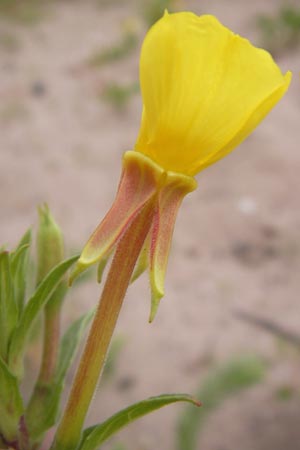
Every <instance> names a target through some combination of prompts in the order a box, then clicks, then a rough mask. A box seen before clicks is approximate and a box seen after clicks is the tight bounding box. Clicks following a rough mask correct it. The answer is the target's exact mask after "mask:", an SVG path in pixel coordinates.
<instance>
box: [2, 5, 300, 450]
mask: <svg viewBox="0 0 300 450" xmlns="http://www.w3.org/2000/svg"><path fill="white" fill-rule="evenodd" d="M297 3H298V2H297ZM279 4H280V2H279V1H275V0H274V1H271V0H268V1H266V2H261V1H259V0H252V1H251V2H246V1H241V0H231V1H225V0H223V1H222V0H219V1H217V0H213V1H201V2H200V1H190V2H182V9H188V8H189V9H191V10H193V11H195V12H197V13H203V12H209V13H213V14H216V15H217V16H218V18H219V19H220V20H221V21H223V22H224V23H225V24H226V25H227V26H229V27H231V28H232V29H234V30H235V31H236V32H239V33H241V34H243V35H245V36H247V37H249V38H251V39H254V41H255V42H256V43H259V36H258V34H257V32H256V27H255V23H254V17H255V15H256V14H258V13H262V12H272V11H275V10H276V8H277V6H278V5H279ZM138 6H139V8H140V7H141V5H138ZM139 8H137V5H136V4H134V3H129V2H125V1H123V2H121V1H120V2H111V4H110V3H109V2H106V5H104V6H103V5H102V7H100V6H99V4H98V5H97V4H95V3H94V2H92V1H91V2H89V1H87V2H84V1H82V2H79V1H78V2H75V1H74V2H73V1H72V2H71V1H65V2H61V3H54V4H52V5H51V7H49V10H47V14H46V16H45V17H44V18H43V19H42V20H41V21H39V22H38V23H37V24H35V25H32V26H25V25H23V24H15V23H11V22H8V21H5V20H2V22H0V34H1V33H12V34H13V36H14V37H15V39H16V43H15V44H16V45H14V46H13V48H10V47H11V46H9V48H7V45H0V100H1V102H0V140H1V152H0V187H1V189H0V211H1V212H0V216H1V220H0V233H1V241H2V242H5V243H7V244H8V245H13V244H15V243H16V241H17V239H18V237H19V236H20V235H21V234H22V233H23V231H24V230H25V229H26V227H28V226H29V225H30V224H32V223H36V216H37V214H36V206H37V205H38V204H40V203H41V202H44V201H47V202H48V203H49V205H50V207H51V208H52V210H53V212H54V214H55V216H56V218H57V220H58V221H59V223H60V224H61V225H62V227H63V229H64V231H65V237H66V243H67V246H68V248H69V249H73V250H75V249H76V250H78V249H80V248H81V246H82V245H83V244H84V242H85V240H86V239H87V238H88V236H89V234H90V232H91V231H92V230H93V229H94V227H95V226H96V224H97V223H98V222H99V221H100V219H101V218H102V217H103V215H104V214H105V212H106V210H107V208H108V207H109V205H110V203H111V201H112V199H113V197H114V193H115V190H116V186H117V182H118V178H119V173H120V156H121V154H122V152H123V151H124V150H127V149H130V148H132V146H133V144H134V142H135V139H136V135H137V131H138V127H139V119H140V111H141V101H140V98H139V96H138V95H136V96H134V97H133V98H132V99H130V101H129V102H128V104H127V105H126V107H125V110H124V111H116V110H115V108H114V107H113V106H112V105H111V104H109V103H107V102H104V101H103V100H101V99H100V98H99V97H100V94H101V92H102V90H103V87H104V86H105V85H106V83H108V82H109V81H110V80H114V81H122V82H124V83H126V82H135V81H136V80H137V79H138V49H137V50H136V51H135V52H133V54H132V55H130V56H129V57H127V58H126V59H123V60H120V61H117V62H114V63H112V64H109V65H107V66H103V67H102V68H91V67H89V66H88V65H87V64H86V61H87V60H88V58H90V57H91V55H93V54H94V53H95V51H96V50H97V49H99V48H101V47H102V46H107V45H110V44H111V43H113V42H115V41H117V40H118V39H119V38H120V36H121V31H120V29H121V25H122V23H123V22H124V21H126V20H127V19H128V18H129V19H132V18H134V17H136V15H137V10H138V9H139ZM142 34H143V33H141V36H142ZM0 37H1V36H0ZM299 51H300V50H299V48H298V49H294V50H292V51H289V52H284V53H281V54H280V55H279V57H278V58H277V59H278V62H279V64H280V66H281V67H282V69H283V70H287V69H291V70H292V71H293V72H294V80H293V83H292V86H291V88H290V91H289V93H288V95H286V97H285V98H284V99H283V100H282V101H281V103H280V105H278V107H276V108H275V110H274V111H272V113H271V114H270V115H269V116H268V118H267V119H266V120H265V121H264V123H263V124H262V125H261V126H260V127H259V128H258V129H257V130H256V131H255V133H254V134H253V135H252V136H251V137H250V138H249V139H248V140H247V141H246V142H244V143H243V144H242V145H241V146H240V148H239V149H238V150H237V151H235V152H233V153H232V154H231V155H230V156H228V157H227V158H226V159H225V160H223V161H220V162H219V163H218V164H216V165H215V166H213V167H211V168H209V169H207V170H206V171H205V172H203V173H202V174H201V175H200V176H199V177H198V182H199V189H198V190H197V191H196V192H194V193H193V194H192V195H190V196H189V197H188V198H187V199H186V200H185V202H184V204H183V206H182V208H181V211H180V215H179V219H178V222H177V225H176V230H175V234H174V242H173V249H172V255H171V258H170V264H169V270H168V277H167V286H166V292H167V294H166V297H165V298H164V299H163V301H162V304H161V307H160V310H159V313H158V316H157V319H156V320H155V322H154V323H153V324H152V325H149V324H148V323H147V318H148V313H149V306H150V296H149V289H148V282H147V279H146V277H143V278H142V279H140V280H138V282H136V283H135V284H134V285H133V286H132V287H131V288H130V291H129V293H128V296H127V299H126V302H125V306H124V308H123V311H122V314H121V317H120V320H119V323H118V328H117V334H118V335H120V336H122V337H123V338H124V342H125V344H124V348H123V350H122V352H121V354H120V357H119V359H118V364H117V369H116V373H115V374H114V376H113V378H112V379H111V380H110V381H109V382H107V383H105V384H104V385H103V387H101V388H100V389H99V392H98V393H97V395H96V398H95V401H94V404H93V407H92V409H91V412H90V416H89V423H94V422H98V421H100V420H102V419H103V418H105V417H107V415H108V414H110V413H113V412H115V411H116V410H118V409H120V408H121V407H124V406H126V405H128V404H130V403H132V402H134V401H137V400H139V399H142V398H145V397H147V396H150V395H155V394H159V393H162V392H177V391H178V392H194V391H195V390H196V389H197V387H198V385H199V383H200V382H201V380H202V379H203V378H204V376H205V375H206V373H207V371H208V369H209V368H210V367H211V366H212V365H213V364H215V363H220V362H222V361H226V360H228V359H229V358H231V357H233V356H234V355H241V354H246V353H248V352H252V353H253V352H254V353H257V354H259V355H261V356H263V357H265V358H266V359H267V361H268V362H269V369H268V374H267V379H266V380H265V381H264V382H263V383H262V384H261V385H259V386H256V387H253V388H252V389H250V390H249V391H247V392H245V393H243V394H242V395H240V396H238V397H235V398H233V399H231V400H228V401H227V402H225V403H224V405H223V406H222V408H220V409H219V410H218V411H216V413H214V414H213V415H212V416H211V417H210V419H209V420H208V422H207V426H206V427H205V428H204V430H203V431H202V433H201V437H200V439H199V449H201V450H233V449H241V448H243V450H250V449H251V450H268V449H272V450H283V449H289V450H299V449H300V429H299V414H300V399H299V394H296V395H295V396H292V398H291V399H289V400H286V401H285V402H282V401H279V400H278V399H277V397H276V395H275V393H276V391H277V390H278V389H280V388H281V387H282V386H289V387H291V388H293V389H295V390H296V391H297V390H298V392H299V375H298V374H299V369H300V360H299V354H297V353H296V352H293V351H291V350H290V349H289V348H288V349H287V348H284V349H283V348H282V346H279V345H278V342H277V340H276V339H274V337H273V336H271V335H269V334H267V333H265V332H264V331H261V330H258V329H256V328H254V327H253V326H251V325H249V324H246V323H244V322H242V321H240V320H238V319H237V318H236V317H235V315H234V311H235V310H236V309H242V310H243V311H248V312H252V313H255V314H258V315H260V316H261V317H264V318H267V319H270V320H273V321H275V322H276V323H278V324H281V325H282V326H284V327H286V328H287V329H289V330H290V331H294V332H295V333H297V332H299V328H300V310H299V296H298V292H299V288H300V283H299V270H300V239H299V227H300V212H299V172H300V153H299V144H298V141H299V138H300V131H299V130H300V129H299V108H300V87H299V86H300V85H299V77H298V74H299V71H300V58H299ZM99 291H100V288H99V286H97V284H96V283H95V282H92V281H90V282H89V283H85V284H81V285H80V286H79V287H78V288H77V289H74V290H73V292H71V293H70V295H69V298H68V302H67V305H66V310H65V321H66V322H67V321H69V320H71V319H72V318H75V317H77V316H78V315H79V314H80V312H82V311H85V310H87V309H88V308H89V307H91V306H92V305H94V304H95V303H96V301H97V298H98V296H99ZM181 408H182V407H180V406H175V407H169V408H168V409H164V410H161V411H159V412H158V413H156V414H153V415H151V416H149V417H147V418H145V419H143V420H142V421H140V422H136V423H135V424H133V425H131V427H130V428H128V429H127V430H126V431H124V432H122V433H120V434H119V435H118V437H117V439H116V442H118V441H121V442H123V443H124V445H125V446H126V449H130V450H150V449H158V450H174V449H175V442H174V439H175V438H174V432H175V425H176V419H177V417H178V414H179V413H180V411H181ZM107 448H110V449H112V448H113V447H112V444H111V443H110V444H109V446H108V447H107Z"/></svg>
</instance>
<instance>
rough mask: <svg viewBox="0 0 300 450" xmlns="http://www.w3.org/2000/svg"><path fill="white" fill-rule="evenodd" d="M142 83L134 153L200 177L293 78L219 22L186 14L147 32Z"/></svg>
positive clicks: (170, 17)
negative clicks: (140, 116)
mask: <svg viewBox="0 0 300 450" xmlns="http://www.w3.org/2000/svg"><path fill="white" fill-rule="evenodd" d="M140 78H141V89H142V96H143V103H144V109H143V115H142V122H141V129H140V133H139V137H138V140H137V143H136V146H135V150H137V151H139V152H142V153H144V154H145V155H147V156H149V157H150V158H151V159H152V160H154V161H155V162H156V163H158V164H159V165H160V166H161V167H162V168H164V169H165V170H169V171H174V172H180V173H184V174H186V175H195V174H196V173H197V172H199V171H200V170H201V169H203V168H204V167H206V166H208V165H209V164H211V163H213V162H215V161H216V160H218V159H219V158H221V157H223V156H224V155H225V154H227V153H228V152H229V151H231V150H232V149H233V148H234V147H235V146H236V145H238V144H239V143H240V142H241V141H242V140H243V139H244V138H245V137H247V135H248V134H249V133H250V132H251V131H252V130H253V129H254V128H255V127H256V126H257V124H258V123H259V122H260V121H261V120H262V119H263V118H264V117H265V115H266V114H267V113H268V112H269V111H270V110H271V109H272V107H273V106H274V105H275V104H276V103H277V102H278V100H279V99H280V98H281V97H282V95H283V94H284V92H285V91H286V89H287V88H288V85H289V83H290V79H291V74H290V73H289V72H288V73H287V74H286V75H285V76H283V75H282V73H281V71H280V69H279V67H278V66H277V65H276V63H275V62H274V61H273V59H272V57H271V56H270V54H269V53H267V52H266V51H264V50H262V49H258V48H256V47H254V46H253V45H251V43H250V42H249V41H248V40H247V39H244V38H242V37H240V36H238V35H235V34H234V33H233V32H232V31H230V30H229V29H228V28H226V27H224V26H223V25H222V24H221V23H220V22H219V21H218V20H217V19H216V18H215V17H213V16H200V17H198V16H196V15H195V14H192V13H187V12H182V13H176V14H165V15H164V17H163V18H162V19H161V20H159V21H158V22H157V23H156V24H155V25H154V26H153V27H152V28H151V29H150V31H149V32H148V34H147V36H146V38H145V41H144V44H143V47H142V52H141V62H140Z"/></svg>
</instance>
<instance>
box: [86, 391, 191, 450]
mask: <svg viewBox="0 0 300 450" xmlns="http://www.w3.org/2000/svg"><path fill="white" fill-rule="evenodd" d="M175 402H189V403H193V404H194V405H196V406H200V404H199V402H197V401H196V400H194V399H193V398H192V397H190V396H189V395H186V394H166V395H159V396H158V397H150V398H149V399H147V400H143V401H141V402H138V403H135V404H133V405H131V406H129V407H128V408H125V409H123V410H122V411H119V412H118V413H116V414H114V415H113V416H111V417H110V418H109V419H107V420H106V421H105V422H103V423H101V424H99V425H94V426H92V427H90V428H87V429H86V430H85V431H84V433H83V437H82V440H81V443H80V445H79V450H95V449H97V448H98V447H99V446H100V445H101V444H103V442H105V441H106V440H107V439H109V438H110V437H111V436H112V435H113V434H115V433H117V432H118V431H119V430H120V429H121V428H123V427H125V426H126V425H128V424H130V423H131V422H133V421H134V420H136V419H139V418H140V417H143V416H145V415H146V414H149V413H151V412H152V411H155V410H156V409H159V408H162V407H163V406H166V405H169V404H171V403H175Z"/></svg>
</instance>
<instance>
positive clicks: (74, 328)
mask: <svg viewBox="0 0 300 450" xmlns="http://www.w3.org/2000/svg"><path fill="white" fill-rule="evenodd" d="M93 315H94V310H93V311H89V312H88V313H87V314H84V315H83V316H82V317H80V318H79V319H78V320H76V321H75V322H74V323H73V324H72V325H70V327H69V328H68V330H67V331H66V333H65V334H64V336H63V338H62V341H61V344H60V350H59V357H58V364H57V369H56V376H55V382H54V384H52V385H48V386H39V385H37V386H36V388H35V395H34V396H33V397H32V399H33V398H34V399H35V401H32V402H29V405H28V408H27V411H26V414H25V420H26V423H27V428H28V431H29V434H30V436H31V439H32V440H33V441H40V440H41V438H42V437H43V434H44V433H45V431H47V430H48V429H49V428H51V427H52V426H53V425H55V423H56V420H57V416H58V413H59V406H60V400H61V394H62V391H63V388H64V383H65V377H66V374H67V371H68V369H69V367H70V366H71V364H72V362H73V360H74V358H75V355H76V351H77V349H78V347H79V344H80V342H81V340H82V336H83V334H84V331H85V330H86V328H87V326H88V325H89V323H90V322H91V319H92V317H93Z"/></svg>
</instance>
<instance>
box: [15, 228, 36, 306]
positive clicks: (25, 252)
mask: <svg viewBox="0 0 300 450" xmlns="http://www.w3.org/2000/svg"><path fill="white" fill-rule="evenodd" d="M31 237H32V233H31V229H29V230H28V231H26V233H25V234H24V236H23V237H22V239H21V240H20V242H19V244H18V246H17V248H16V250H15V251H14V252H12V254H11V271H12V277H13V280H14V288H15V301H16V305H17V308H18V312H19V315H20V314H21V313H22V311H23V307H24V303H25V294H26V282H27V279H28V272H29V270H28V268H29V267H28V265H29V250H30V245H31Z"/></svg>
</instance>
